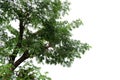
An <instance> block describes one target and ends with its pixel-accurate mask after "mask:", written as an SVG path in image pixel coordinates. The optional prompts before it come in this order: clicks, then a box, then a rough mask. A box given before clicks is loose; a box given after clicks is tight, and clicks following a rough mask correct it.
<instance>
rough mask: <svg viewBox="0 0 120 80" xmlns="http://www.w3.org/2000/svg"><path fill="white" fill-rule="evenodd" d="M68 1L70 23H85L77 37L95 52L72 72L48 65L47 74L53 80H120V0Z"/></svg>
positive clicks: (82, 60) (76, 62) (75, 36)
mask: <svg viewBox="0 0 120 80" xmlns="http://www.w3.org/2000/svg"><path fill="white" fill-rule="evenodd" d="M68 1H70V2H71V6H70V7H71V11H70V16H69V17H68V19H69V20H74V19H77V18H81V19H82V21H83V23H84V25H83V26H80V28H79V29H76V30H74V31H73V33H74V36H73V37H74V38H75V39H80V40H81V41H82V42H87V43H89V44H90V45H91V46H92V48H91V49H90V51H87V52H86V54H85V55H84V56H82V58H81V59H79V60H75V62H74V63H73V65H72V66H71V67H70V68H66V67H65V68H64V67H62V66H59V65H58V66H48V65H45V66H44V67H42V69H43V71H48V72H49V74H48V75H49V76H50V77H52V79H53V80H120V0H68Z"/></svg>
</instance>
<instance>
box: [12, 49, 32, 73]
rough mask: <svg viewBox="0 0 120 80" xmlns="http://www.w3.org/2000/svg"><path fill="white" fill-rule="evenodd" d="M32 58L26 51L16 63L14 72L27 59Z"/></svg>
mask: <svg viewBox="0 0 120 80" xmlns="http://www.w3.org/2000/svg"><path fill="white" fill-rule="evenodd" d="M29 57H30V55H29V53H28V50H26V51H25V52H24V53H23V55H22V56H21V57H20V58H19V59H18V60H17V61H16V62H14V67H13V69H12V70H13V71H14V70H15V69H16V68H17V67H18V66H19V65H20V64H21V63H22V62H23V61H25V60H26V59H28V58H29Z"/></svg>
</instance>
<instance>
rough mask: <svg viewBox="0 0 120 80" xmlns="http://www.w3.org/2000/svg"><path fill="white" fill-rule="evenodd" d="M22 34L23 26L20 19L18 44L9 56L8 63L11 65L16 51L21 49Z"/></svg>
mask: <svg viewBox="0 0 120 80" xmlns="http://www.w3.org/2000/svg"><path fill="white" fill-rule="evenodd" d="M23 32H24V25H23V21H22V20H21V19H20V23H19V36H18V43H17V45H16V47H15V49H14V51H13V53H12V55H11V56H10V61H9V62H10V63H12V64H13V63H14V61H15V57H16V55H17V53H18V51H19V50H18V49H19V48H21V47H22V39H23Z"/></svg>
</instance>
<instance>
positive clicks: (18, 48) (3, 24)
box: [0, 0, 90, 80]
mask: <svg viewBox="0 0 120 80" xmlns="http://www.w3.org/2000/svg"><path fill="white" fill-rule="evenodd" d="M69 4H70V3H69V2H67V1H61V0H0V78H1V79H3V80H6V79H8V78H9V80H13V79H15V80H50V78H49V77H46V74H45V75H42V74H41V73H40V72H39V69H38V68H37V67H36V66H34V65H33V62H32V61H30V60H32V59H33V58H35V60H36V61H37V62H38V63H46V64H55V65H57V64H60V65H62V66H68V67H69V66H71V64H72V62H73V61H74V59H75V58H81V54H84V53H85V51H86V50H89V48H90V46H89V45H88V44H87V43H82V42H81V41H79V40H74V39H72V38H71V36H72V34H71V31H72V30H73V29H74V28H78V27H79V26H80V25H81V24H82V21H81V20H80V19H77V20H74V21H72V22H69V21H67V20H63V19H62V18H64V16H65V15H66V14H68V12H69V10H70V9H69ZM12 22H13V23H14V24H17V25H16V26H13V24H12ZM22 63H24V64H23V65H21V64H22ZM17 68H18V69H17ZM6 76H9V77H6Z"/></svg>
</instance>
